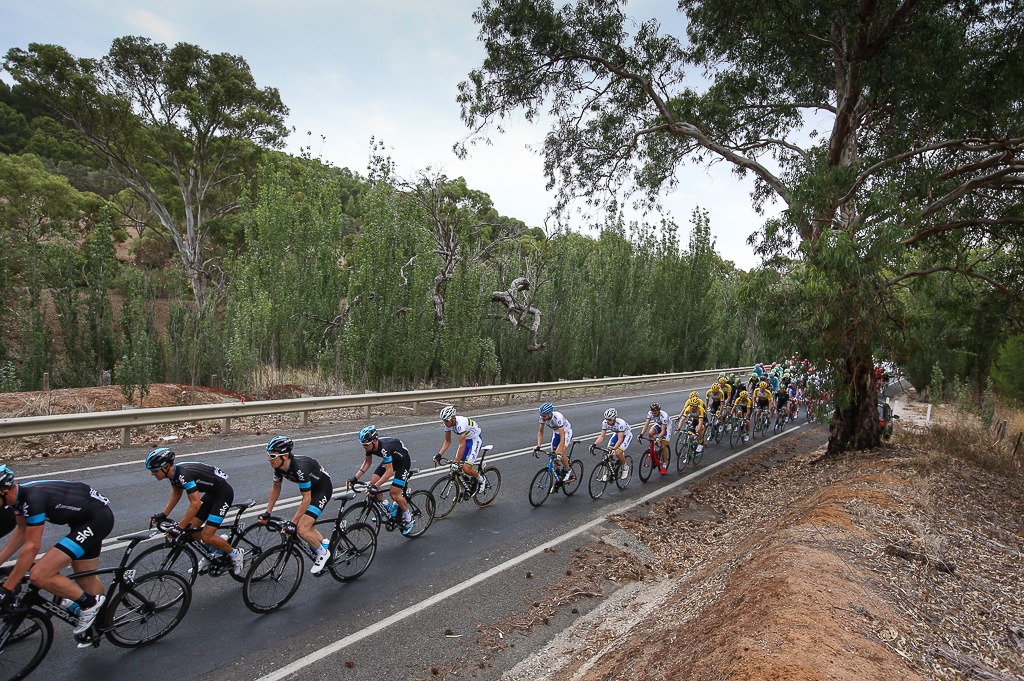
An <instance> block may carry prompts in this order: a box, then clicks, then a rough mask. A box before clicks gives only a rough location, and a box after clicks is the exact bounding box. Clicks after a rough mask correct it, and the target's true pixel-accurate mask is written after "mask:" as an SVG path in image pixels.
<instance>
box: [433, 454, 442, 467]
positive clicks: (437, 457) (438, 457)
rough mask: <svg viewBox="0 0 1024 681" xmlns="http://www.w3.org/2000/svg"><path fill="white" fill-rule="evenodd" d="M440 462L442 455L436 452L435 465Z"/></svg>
mask: <svg viewBox="0 0 1024 681" xmlns="http://www.w3.org/2000/svg"><path fill="white" fill-rule="evenodd" d="M439 463H441V455H440V454H435V455H434V465H435V466H436V465H437V464H439Z"/></svg>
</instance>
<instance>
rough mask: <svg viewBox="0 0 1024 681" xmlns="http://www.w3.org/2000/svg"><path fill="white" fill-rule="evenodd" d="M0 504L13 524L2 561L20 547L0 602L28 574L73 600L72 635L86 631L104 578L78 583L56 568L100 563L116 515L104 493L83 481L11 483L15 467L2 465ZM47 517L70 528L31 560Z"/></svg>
mask: <svg viewBox="0 0 1024 681" xmlns="http://www.w3.org/2000/svg"><path fill="white" fill-rule="evenodd" d="M0 502H2V504H3V505H4V506H11V507H13V508H14V518H15V522H16V523H17V525H16V527H15V528H14V532H13V533H12V534H11V537H10V539H8V540H7V544H5V545H4V547H3V549H0V563H3V562H6V561H7V559H8V558H10V557H11V556H13V555H14V554H15V552H16V551H18V550H19V549H21V553H20V554H19V555H18V560H17V562H16V563H15V564H14V567H13V568H12V569H11V572H10V574H8V575H7V579H6V580H5V581H4V583H3V585H2V586H0V604H3V603H4V602H5V601H7V600H9V599H10V598H11V593H12V590H13V589H14V588H15V587H17V586H18V583H19V582H21V578H22V577H23V576H24V575H25V573H26V572H27V573H29V579H30V580H31V581H32V583H33V584H35V585H36V586H38V587H39V588H40V589H45V590H46V591H49V592H50V593H52V594H54V595H56V596H61V597H63V598H67V599H69V600H71V601H74V604H75V605H77V606H78V609H79V614H78V624H77V625H75V633H76V634H82V633H84V632H85V631H87V630H88V629H89V627H90V626H92V623H93V621H94V620H95V619H96V615H98V614H99V611H100V608H101V607H102V606H103V602H104V601H105V600H106V598H105V597H104V596H103V591H104V588H103V582H101V581H100V578H99V576H98V575H91V576H88V577H80V578H79V579H77V580H75V582H77V584H76V583H75V582H72V581H71V580H70V579H68V578H67V577H65V576H64V575H62V574H60V571H61V570H63V569H64V568H66V567H67V566H68V565H70V566H71V569H72V570H73V571H74V572H86V571H88V570H95V569H96V568H97V567H98V566H99V562H100V549H101V548H102V545H103V540H104V538H106V536H107V535H108V534H110V531H111V530H112V529H114V513H113V512H112V511H111V510H110V506H109V504H108V502H107V499H106V497H104V496H103V495H102V494H100V493H99V492H97V491H96V490H94V489H93V488H91V487H90V486H89V485H87V484H85V483H84V482H67V481H65V480H33V481H30V482H24V483H20V484H19V483H17V482H15V481H14V471H12V470H11V469H10V468H8V467H7V466H6V465H2V464H0ZM47 520H48V521H50V522H51V523H54V524H56V525H67V526H68V527H69V528H70V530H69V532H68V533H67V535H66V536H65V537H64V538H63V539H61V540H60V541H58V542H57V543H56V545H55V546H54V547H53V548H51V549H50V550H48V551H47V552H46V553H45V554H43V557H42V558H40V559H39V561H38V562H35V560H36V556H37V555H39V549H40V547H41V545H42V539H43V526H44V524H45V523H46V521H47ZM33 563H35V564H34V565H33ZM84 645H89V644H88V643H86V644H84Z"/></svg>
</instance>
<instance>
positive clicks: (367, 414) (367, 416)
mask: <svg viewBox="0 0 1024 681" xmlns="http://www.w3.org/2000/svg"><path fill="white" fill-rule="evenodd" d="M363 419H364V420H366V421H369V420H370V405H366V406H365V407H363Z"/></svg>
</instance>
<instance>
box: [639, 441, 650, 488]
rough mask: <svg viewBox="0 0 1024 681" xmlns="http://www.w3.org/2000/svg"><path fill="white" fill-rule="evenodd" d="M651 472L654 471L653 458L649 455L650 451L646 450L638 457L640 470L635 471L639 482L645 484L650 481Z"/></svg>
mask: <svg viewBox="0 0 1024 681" xmlns="http://www.w3.org/2000/svg"><path fill="white" fill-rule="evenodd" d="M652 470H654V456H652V455H651V450H650V449H648V450H647V451H646V452H644V455H643V456H641V457H640V469H639V470H638V471H637V475H638V476H639V477H640V481H641V482H647V481H648V480H650V479H651V471H652Z"/></svg>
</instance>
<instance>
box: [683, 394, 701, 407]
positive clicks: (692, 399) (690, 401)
mask: <svg viewBox="0 0 1024 681" xmlns="http://www.w3.org/2000/svg"><path fill="white" fill-rule="evenodd" d="M698 404H700V398H699V397H697V395H696V394H694V395H691V396H690V399H688V400H686V405H687V406H696V405H698Z"/></svg>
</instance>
